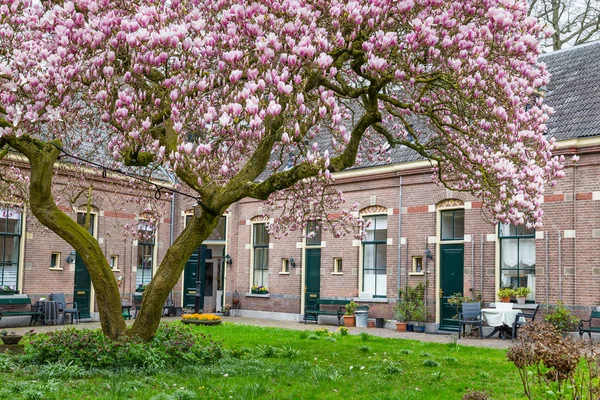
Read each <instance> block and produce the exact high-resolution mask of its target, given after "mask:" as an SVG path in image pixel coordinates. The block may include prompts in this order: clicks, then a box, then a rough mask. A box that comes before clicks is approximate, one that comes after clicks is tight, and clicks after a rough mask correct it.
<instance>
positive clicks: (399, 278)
mask: <svg viewBox="0 0 600 400" xmlns="http://www.w3.org/2000/svg"><path fill="white" fill-rule="evenodd" d="M398 184H399V190H398V300H400V285H401V282H402V176H400V181H399V183H398Z"/></svg>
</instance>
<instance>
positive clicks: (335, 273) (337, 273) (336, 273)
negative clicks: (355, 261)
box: [331, 272, 344, 275]
mask: <svg viewBox="0 0 600 400" xmlns="http://www.w3.org/2000/svg"><path fill="white" fill-rule="evenodd" d="M331 275H344V273H343V272H332V273H331Z"/></svg>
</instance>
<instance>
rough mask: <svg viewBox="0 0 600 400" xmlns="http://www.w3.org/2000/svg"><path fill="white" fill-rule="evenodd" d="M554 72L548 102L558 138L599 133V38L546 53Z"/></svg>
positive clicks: (551, 124) (550, 122)
mask: <svg viewBox="0 0 600 400" xmlns="http://www.w3.org/2000/svg"><path fill="white" fill-rule="evenodd" d="M540 60H541V61H543V62H544V63H546V66H547V68H548V71H550V74H551V75H552V76H551V77H550V83H549V84H548V88H547V89H548V93H547V94H546V96H545V102H546V103H547V104H548V105H550V106H552V107H553V108H554V114H553V115H552V116H551V117H550V119H549V120H548V135H549V136H551V137H555V138H556V140H566V139H573V138H578V137H587V136H598V135H600V41H595V42H592V43H587V44H584V45H579V46H574V47H571V48H568V49H565V50H558V51H554V52H551V53H546V54H543V55H542V56H541V57H540Z"/></svg>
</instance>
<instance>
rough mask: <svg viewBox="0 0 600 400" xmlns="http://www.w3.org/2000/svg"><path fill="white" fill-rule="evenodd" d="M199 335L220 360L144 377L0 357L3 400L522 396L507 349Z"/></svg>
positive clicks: (302, 335) (231, 328) (254, 333)
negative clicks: (214, 345) (215, 347)
mask: <svg viewBox="0 0 600 400" xmlns="http://www.w3.org/2000/svg"><path fill="white" fill-rule="evenodd" d="M196 329H197V330H198V331H199V332H204V333H209V334H211V335H212V337H213V338H214V339H217V340H220V341H222V342H223V347H224V349H225V350H226V356H225V357H224V358H223V359H222V360H221V361H219V362H218V363H216V364H213V365H210V366H194V365H190V366H188V367H186V368H184V369H183V370H176V371H170V370H163V371H160V372H156V373H149V372H147V371H146V370H131V369H128V370H94V371H86V370H83V369H81V368H79V367H75V366H72V365H71V366H69V365H65V364H54V365H45V366H36V365H29V366H22V367H16V368H15V366H14V365H4V364H2V359H0V366H3V367H4V368H0V399H5V398H6V399H15V400H16V399H27V400H31V399H34V400H35V399H111V400H113V399H129V398H131V399H144V400H146V399H151V400H172V399H178V400H187V399H190V400H191V399H198V398H207V399H256V398H260V399H340V398H343V399H373V400H375V399H381V400H383V399H461V398H462V396H463V395H464V394H465V393H466V392H467V391H469V390H480V391H485V392H486V393H487V394H488V395H489V396H490V398H492V399H517V398H522V387H521V384H520V380H519V377H518V375H517V371H516V369H515V368H514V366H513V365H512V364H511V363H510V362H508V361H507V360H506V358H505V354H506V351H505V350H496V349H486V348H475V347H465V346H456V345H455V344H454V345H453V344H437V343H424V342H417V341H411V340H398V339H384V338H379V337H376V336H371V335H369V336H368V337H367V336H365V335H362V336H352V335H349V336H344V337H342V336H340V335H330V334H327V333H325V332H319V333H310V334H307V333H306V332H304V331H290V330H285V329H276V328H263V327H256V326H246V325H234V324H222V325H218V326H210V327H203V326H198V327H196ZM315 336H316V338H314V337H315ZM5 364H6V363H5ZM7 371H8V372H7ZM10 371H12V372H10Z"/></svg>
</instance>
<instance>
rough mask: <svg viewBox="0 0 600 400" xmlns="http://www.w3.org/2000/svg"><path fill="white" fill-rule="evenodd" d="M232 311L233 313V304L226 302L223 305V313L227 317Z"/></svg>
mask: <svg viewBox="0 0 600 400" xmlns="http://www.w3.org/2000/svg"><path fill="white" fill-rule="evenodd" d="M230 313H231V304H225V305H224V306H223V315H224V316H226V317H229V314H230Z"/></svg>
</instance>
